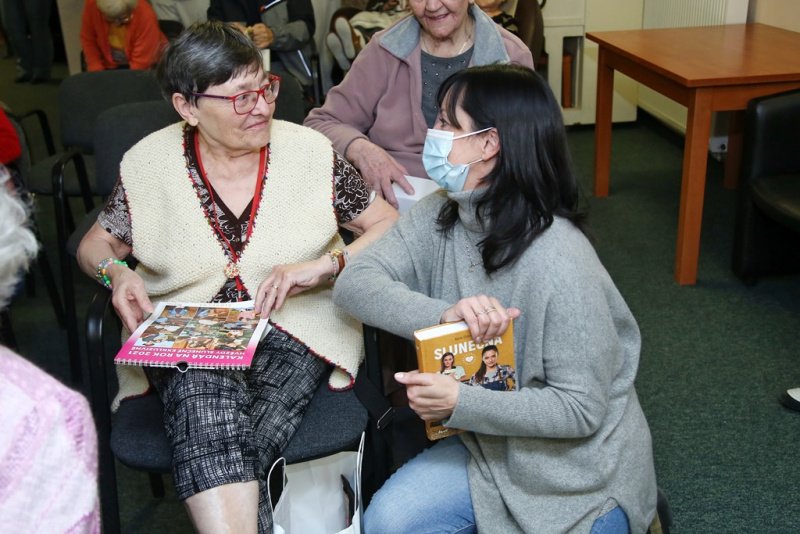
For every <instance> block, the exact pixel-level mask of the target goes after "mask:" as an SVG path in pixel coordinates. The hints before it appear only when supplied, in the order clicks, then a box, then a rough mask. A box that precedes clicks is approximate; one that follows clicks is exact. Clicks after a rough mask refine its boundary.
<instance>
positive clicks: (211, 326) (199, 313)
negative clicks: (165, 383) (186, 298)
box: [114, 301, 270, 371]
mask: <svg viewBox="0 0 800 534" xmlns="http://www.w3.org/2000/svg"><path fill="white" fill-rule="evenodd" d="M253 304H254V302H253V301H248V302H234V303H226V304H192V303H185V302H183V303H181V302H159V303H158V304H157V305H156V308H155V310H154V311H153V313H152V314H150V316H149V317H148V318H147V319H146V320H145V321H144V322H143V323H142V324H141V325H140V326H139V328H137V329H136V331H135V332H134V333H133V334H132V335H131V337H130V338H129V339H128V341H126V342H125V344H124V345H123V346H122V349H121V350H120V351H119V353H118V354H117V356H116V357H115V358H114V363H116V364H121V365H143V366H145V365H146V366H156V367H177V368H178V369H180V370H181V371H185V370H186V369H189V368H194V367H196V368H218V369H246V368H248V367H250V363H251V362H252V361H253V355H254V354H255V351H256V346H257V345H258V342H259V341H261V339H262V338H263V337H264V336H265V335H266V334H267V332H268V331H269V328H270V326H269V322H268V321H267V318H266V317H263V318H262V317H261V316H260V314H258V313H256V312H255V309H254V307H253Z"/></svg>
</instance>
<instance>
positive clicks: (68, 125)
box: [58, 70, 163, 154]
mask: <svg viewBox="0 0 800 534" xmlns="http://www.w3.org/2000/svg"><path fill="white" fill-rule="evenodd" d="M148 100H163V96H162V95H161V89H160V88H159V86H158V82H157V81H156V78H155V75H154V74H153V72H152V71H143V70H104V71H98V72H81V73H78V74H75V75H73V76H69V77H68V78H65V79H64V81H63V82H61V86H60V87H59V89H58V109H59V116H60V121H59V122H60V131H61V143H62V144H63V145H64V147H69V148H79V149H81V150H82V151H84V152H85V153H89V154H91V153H94V148H93V139H94V137H93V135H94V122H95V120H96V119H97V117H98V115H100V113H102V112H103V111H105V110H107V109H110V108H112V107H114V106H117V105H119V104H125V103H129V102H144V101H148Z"/></svg>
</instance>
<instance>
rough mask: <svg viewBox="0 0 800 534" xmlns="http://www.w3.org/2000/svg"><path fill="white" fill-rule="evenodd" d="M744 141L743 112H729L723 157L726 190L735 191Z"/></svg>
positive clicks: (740, 169) (740, 168) (740, 167)
mask: <svg viewBox="0 0 800 534" xmlns="http://www.w3.org/2000/svg"><path fill="white" fill-rule="evenodd" d="M743 141H744V110H738V111H731V112H730V120H729V121H728V154H727V156H726V157H725V178H724V179H723V182H722V183H723V184H724V185H725V187H727V188H728V189H736V184H738V183H739V174H740V173H741V171H742V146H743Z"/></svg>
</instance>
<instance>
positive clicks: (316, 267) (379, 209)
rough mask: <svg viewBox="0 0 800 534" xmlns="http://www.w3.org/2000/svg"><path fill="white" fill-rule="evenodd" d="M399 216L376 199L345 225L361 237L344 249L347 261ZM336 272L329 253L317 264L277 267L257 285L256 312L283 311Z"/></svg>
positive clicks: (384, 203)
mask: <svg viewBox="0 0 800 534" xmlns="http://www.w3.org/2000/svg"><path fill="white" fill-rule="evenodd" d="M399 216H400V214H399V213H397V210H395V209H394V208H392V207H391V206H389V204H387V203H386V201H385V200H383V199H382V198H379V197H377V198H375V199H374V200H373V201H372V203H370V205H369V206H367V208H366V209H364V211H362V212H361V213H360V214H359V215H358V216H357V217H356V218H355V219H353V220H352V221H350V222H348V223H345V224H343V225H342V226H343V227H344V228H347V229H348V230H351V231H353V232H355V233H356V234H360V237H359V238H358V239H356V240H355V241H353V242H352V243H351V244H350V245H348V246H346V247H345V248H344V250H346V251H347V254H348V257H349V260H348V261H352V260H353V259H354V258H355V257H357V256H358V255H359V254H360V253H361V251H363V250H364V249H365V248H366V247H368V246H369V245H370V244H371V243H373V242H375V241H376V240H377V239H378V238H380V237H381V236H382V235H383V234H384V233H385V232H386V230H388V229H389V228H390V227H391V226H392V224H394V222H395V221H396V220H397V218H398V217H399ZM334 273H335V267H334V265H333V262H332V261H331V257H330V256H328V255H327V254H326V255H323V256H322V257H320V258H318V259H317V260H314V261H308V262H303V263H295V264H291V265H277V266H275V267H273V268H272V270H271V271H270V272H269V274H268V275H267V277H266V278H265V279H264V280H263V281H262V282H261V284H260V285H259V286H258V292H257V297H256V299H255V309H256V310H262V313H267V314H268V313H269V311H271V310H272V309H280V308H281V307H282V306H283V303H284V302H285V301H286V299H287V298H288V297H290V296H292V295H295V294H297V293H300V292H302V291H305V290H307V289H310V288H312V287H315V286H317V285H319V284H320V283H321V282H324V281H325V280H327V279H328V278H330V277H331V276H332V275H333V274H334ZM276 286H277V287H276Z"/></svg>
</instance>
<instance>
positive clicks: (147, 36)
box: [81, 0, 167, 71]
mask: <svg viewBox="0 0 800 534" xmlns="http://www.w3.org/2000/svg"><path fill="white" fill-rule="evenodd" d="M127 40H128V42H127V43H126V45H125V55H126V56H127V57H128V63H129V64H130V68H132V69H139V70H145V69H149V68H150V67H151V66H153V64H154V63H155V62H156V61H158V52H159V51H160V50H161V48H162V46H163V45H165V44H166V43H167V38H166V37H164V34H163V33H161V30H160V29H159V28H158V19H156V14H155V12H154V11H153V8H152V7H150V4H148V3H147V1H146V0H139V4H138V5H137V6H136V9H135V10H134V11H133V17H132V18H131V22H130V23H129V24H128V32H127ZM81 47H82V48H83V55H84V56H85V57H86V64H87V66H88V68H89V70H90V71H93V70H105V69H115V68H117V63H116V62H115V61H114V60H113V59H111V45H110V44H109V42H108V21H106V18H105V16H104V15H103V13H102V12H101V11H100V10H99V9H98V8H97V1H96V0H86V4H85V5H84V7H83V21H82V23H81Z"/></svg>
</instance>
